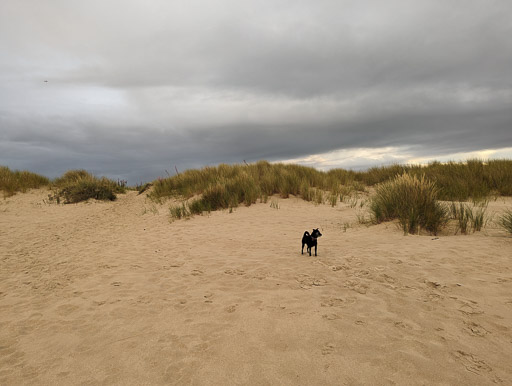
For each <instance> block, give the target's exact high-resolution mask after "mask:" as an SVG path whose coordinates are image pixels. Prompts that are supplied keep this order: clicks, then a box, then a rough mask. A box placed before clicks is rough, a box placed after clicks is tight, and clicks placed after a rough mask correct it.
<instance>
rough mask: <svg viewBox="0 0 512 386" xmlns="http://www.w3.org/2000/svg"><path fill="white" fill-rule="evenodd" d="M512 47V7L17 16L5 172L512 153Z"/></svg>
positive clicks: (142, 10)
mask: <svg viewBox="0 0 512 386" xmlns="http://www.w3.org/2000/svg"><path fill="white" fill-rule="evenodd" d="M508 36H512V5H510V4H509V3H508V2H504V1H497V0H496V1H494V0H491V1H489V0H486V1H483V0H482V1H476V0H471V1H454V2H445V1H430V0H429V1H415V2H411V1H405V0H393V1H386V2H382V1H377V0H374V1H318V2H311V1H263V2H250V3H249V2H240V1H234V0H233V1H231V0H218V1H211V2H204V1H190V0H189V1H186V2H185V1H174V2H167V1H160V2H159V1H154V2H150V3H147V2H138V1H133V2H126V1H109V2H102V1H90V2H71V1H64V0H61V1H57V0H55V1H46V2H34V1H28V0H27V1H24V0H22V1H19V0H18V1H14V0H5V1H2V3H1V4H0V48H1V49H0V164H5V165H8V166H10V167H13V168H28V169H30V170H34V171H37V172H41V173H43V174H46V175H49V176H55V175H58V174H60V173H62V172H63V171H65V170H67V169H70V168H86V169H89V170H91V171H93V172H95V173H98V174H106V175H109V176H111V177H114V178H116V177H117V178H127V179H129V181H130V183H136V182H139V181H142V180H150V179H153V178H155V177H157V176H158V175H164V174H165V170H166V169H167V170H168V171H172V170H174V166H175V165H176V166H177V167H179V168H180V169H185V168H190V167H200V166H203V165H209V164H216V163H220V162H230V163H231V162H242V161H243V160H247V161H255V160H258V159H268V160H287V159H301V158H307V157H308V156H309V155H314V154H321V153H326V152H332V151H345V150H346V151H349V150H350V151H353V152H354V154H356V153H357V149H363V148H364V149H375V153H378V152H380V151H382V150H379V149H390V150H389V152H390V154H389V157H390V158H389V159H395V158H393V157H395V156H396V157H398V155H397V154H394V153H393V152H395V151H402V152H403V153H404V154H405V153H407V155H408V157H409V158H411V159H417V158H422V157H425V158H428V157H432V156H446V155H449V154H454V153H470V152H475V151H479V150H483V149H501V148H510V147H512V137H511V135H510V132H511V127H512V67H511V66H510V63H512V40H511V39H509V38H508ZM397 149H398V150H397ZM400 149H401V150H400ZM351 154H352V153H351ZM365 157H366V158H364V157H363V158H364V159H363V158H361V159H360V160H358V161H357V162H356V161H354V162H350V160H348V159H347V158H345V159H344V162H342V163H340V164H338V165H336V166H339V167H355V166H360V167H364V166H370V165H372V164H375V163H376V162H378V160H376V159H373V158H372V157H369V156H365ZM404 157H405V156H404ZM401 159H403V160H407V157H405V158H401ZM314 165H315V166H318V167H322V166H325V165H326V164H325V165H322V161H321V160H320V161H317V164H314ZM331 166H332V165H331Z"/></svg>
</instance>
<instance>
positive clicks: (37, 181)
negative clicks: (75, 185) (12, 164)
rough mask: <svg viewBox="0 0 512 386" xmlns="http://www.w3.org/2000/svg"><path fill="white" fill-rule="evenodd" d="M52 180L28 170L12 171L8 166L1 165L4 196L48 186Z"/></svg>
mask: <svg viewBox="0 0 512 386" xmlns="http://www.w3.org/2000/svg"><path fill="white" fill-rule="evenodd" d="M49 184H50V180H49V179H48V178H46V177H44V176H41V175H39V174H36V173H32V172H28V171H26V170H22V171H20V170H15V171H12V170H10V169H9V168H8V167H6V166H0V190H1V191H2V192H3V195H4V198H6V197H10V196H13V195H14V194H16V193H17V192H22V193H25V192H26V191H27V190H29V189H37V188H40V187H43V186H48V185H49Z"/></svg>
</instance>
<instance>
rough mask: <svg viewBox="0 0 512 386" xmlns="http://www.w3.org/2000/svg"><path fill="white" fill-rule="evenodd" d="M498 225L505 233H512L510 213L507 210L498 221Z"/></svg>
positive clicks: (511, 216)
mask: <svg viewBox="0 0 512 386" xmlns="http://www.w3.org/2000/svg"><path fill="white" fill-rule="evenodd" d="M498 224H499V225H500V226H501V227H502V228H503V229H505V230H506V231H507V232H509V233H512V211H510V210H507V211H506V212H505V214H504V215H503V216H501V217H500V219H499V220H498Z"/></svg>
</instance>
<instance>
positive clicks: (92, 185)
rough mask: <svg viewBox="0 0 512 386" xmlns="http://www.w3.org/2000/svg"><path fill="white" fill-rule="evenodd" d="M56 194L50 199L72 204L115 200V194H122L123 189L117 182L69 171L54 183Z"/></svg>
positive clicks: (78, 171) (85, 172)
mask: <svg viewBox="0 0 512 386" xmlns="http://www.w3.org/2000/svg"><path fill="white" fill-rule="evenodd" d="M54 186H55V187H56V192H55V193H54V194H53V196H51V198H52V199H53V200H55V201H57V202H58V203H60V202H61V201H63V202H64V203H65V204H73V203H77V202H81V201H86V200H88V199H90V198H94V199H96V200H110V201H113V200H115V199H116V193H124V192H125V187H124V185H122V184H119V183H118V182H115V181H112V180H109V179H108V178H105V177H102V178H97V177H95V176H93V175H92V174H90V173H89V172H87V171H85V170H69V171H67V172H66V173H64V175H63V176H62V177H60V178H57V179H56V180H55V181H54Z"/></svg>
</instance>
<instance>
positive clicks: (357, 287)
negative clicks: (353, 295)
mask: <svg viewBox="0 0 512 386" xmlns="http://www.w3.org/2000/svg"><path fill="white" fill-rule="evenodd" d="M344 286H345V288H348V289H351V290H353V291H356V292H357V293H360V294H362V295H364V294H366V292H367V291H368V288H369V286H368V285H367V284H365V283H362V282H361V281H360V280H359V279H355V280H347V282H346V283H345V285H344Z"/></svg>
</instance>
